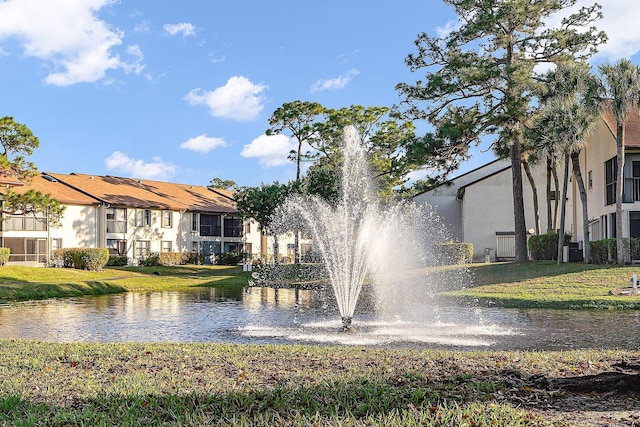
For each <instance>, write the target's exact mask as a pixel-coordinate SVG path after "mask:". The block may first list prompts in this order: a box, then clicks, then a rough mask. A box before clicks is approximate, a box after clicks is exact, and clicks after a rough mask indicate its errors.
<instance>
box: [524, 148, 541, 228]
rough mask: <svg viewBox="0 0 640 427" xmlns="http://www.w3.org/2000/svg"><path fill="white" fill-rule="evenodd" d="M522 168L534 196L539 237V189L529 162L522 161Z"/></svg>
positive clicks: (534, 212)
mask: <svg viewBox="0 0 640 427" xmlns="http://www.w3.org/2000/svg"><path fill="white" fill-rule="evenodd" d="M522 166H523V167H524V172H525V173H526V174H527V179H528V180H529V185H531V193H532V194H533V218H534V221H535V229H536V236H539V235H540V208H539V206H538V187H537V186H536V181H535V179H534V178H533V174H532V173H531V167H530V166H529V162H528V161H526V160H522Z"/></svg>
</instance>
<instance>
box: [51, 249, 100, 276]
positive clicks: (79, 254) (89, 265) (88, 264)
mask: <svg viewBox="0 0 640 427" xmlns="http://www.w3.org/2000/svg"><path fill="white" fill-rule="evenodd" d="M108 260H109V250H108V249H105V248H66V249H56V250H55V251H54V253H53V257H52V262H53V263H54V264H55V265H62V266H63V267H65V268H77V269H80V270H93V271H96V270H102V268H103V267H104V266H105V265H106V264H107V261H108Z"/></svg>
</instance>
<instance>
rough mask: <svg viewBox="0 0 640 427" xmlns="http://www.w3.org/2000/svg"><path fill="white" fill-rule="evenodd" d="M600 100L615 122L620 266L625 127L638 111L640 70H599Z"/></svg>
mask: <svg viewBox="0 0 640 427" xmlns="http://www.w3.org/2000/svg"><path fill="white" fill-rule="evenodd" d="M599 71H600V76H601V90H600V96H598V97H594V99H596V100H598V101H599V103H600V105H601V106H602V107H603V108H608V109H610V110H611V112H612V113H613V116H614V117H615V119H616V166H617V171H616V249H617V262H618V265H623V264H624V262H625V247H624V240H623V234H622V233H623V229H622V194H623V190H624V143H625V126H626V123H627V119H628V117H629V113H630V112H631V111H633V110H636V111H638V103H639V102H640V67H638V66H637V65H634V64H632V63H631V61H630V60H628V59H621V60H619V61H618V62H616V63H614V64H612V65H610V64H603V65H601V66H600V67H599Z"/></svg>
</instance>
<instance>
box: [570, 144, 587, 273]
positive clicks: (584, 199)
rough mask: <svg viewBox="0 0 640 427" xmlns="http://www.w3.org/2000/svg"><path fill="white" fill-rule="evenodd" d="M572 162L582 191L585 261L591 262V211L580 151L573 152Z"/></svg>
mask: <svg viewBox="0 0 640 427" xmlns="http://www.w3.org/2000/svg"><path fill="white" fill-rule="evenodd" d="M571 163H572V164H573V175H574V176H575V177H576V183H577V184H578V190H579V192H580V203H581V204H582V233H583V234H584V262H586V263H587V264H588V263H590V262H591V238H590V236H589V212H588V209H587V189H586V188H585V186H584V180H583V179H582V171H581V170H580V152H579V151H577V152H575V151H574V152H572V153H571Z"/></svg>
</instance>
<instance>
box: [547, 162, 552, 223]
mask: <svg viewBox="0 0 640 427" xmlns="http://www.w3.org/2000/svg"><path fill="white" fill-rule="evenodd" d="M551 164H552V160H551V156H547V232H549V231H551V230H553V218H552V217H551Z"/></svg>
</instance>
